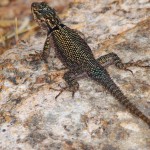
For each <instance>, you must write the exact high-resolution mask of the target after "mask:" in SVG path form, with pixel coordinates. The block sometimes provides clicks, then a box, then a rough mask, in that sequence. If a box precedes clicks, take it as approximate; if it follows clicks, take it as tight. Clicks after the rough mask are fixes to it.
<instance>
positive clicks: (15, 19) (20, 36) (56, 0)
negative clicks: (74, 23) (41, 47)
mask: <svg viewBox="0 0 150 150" xmlns="http://www.w3.org/2000/svg"><path fill="white" fill-rule="evenodd" d="M38 1H39V2H41V1H40V0H36V2H38ZM32 2H35V0H0V54H2V53H4V51H6V50H7V49H9V48H11V47H12V46H14V45H16V44H17V42H18V41H20V40H22V41H23V40H25V41H26V40H27V39H28V38H29V37H30V35H31V34H33V32H34V31H35V30H37V29H38V28H39V27H37V24H36V23H35V22H34V21H33V18H32V15H31V3H32ZM45 2H47V3H49V4H50V5H51V6H52V7H54V8H55V9H56V10H57V11H58V12H59V13H61V12H62V11H64V9H67V8H68V7H69V6H70V5H71V3H72V2H75V1H74V0H45Z"/></svg>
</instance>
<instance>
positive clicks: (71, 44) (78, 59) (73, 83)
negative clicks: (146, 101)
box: [31, 2, 150, 126]
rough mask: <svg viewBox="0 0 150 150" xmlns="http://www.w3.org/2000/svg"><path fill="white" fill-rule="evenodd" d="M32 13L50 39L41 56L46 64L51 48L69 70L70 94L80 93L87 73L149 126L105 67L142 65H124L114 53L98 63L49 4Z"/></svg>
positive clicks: (36, 6) (35, 6)
mask: <svg viewBox="0 0 150 150" xmlns="http://www.w3.org/2000/svg"><path fill="white" fill-rule="evenodd" d="M31 11H32V14H33V16H34V19H35V20H36V21H37V22H38V24H39V26H40V27H41V28H43V29H44V30H47V39H46V41H45V44H44V48H43V52H42V53H41V54H40V55H41V57H42V59H43V60H44V61H45V63H47V58H48V56H49V53H50V47H51V46H53V47H54V49H55V52H56V54H57V56H58V58H59V59H60V60H61V61H62V63H63V64H64V65H65V66H66V68H67V69H68V71H67V72H66V73H65V74H64V76H63V79H64V80H65V81H66V82H67V84H68V88H69V89H70V91H72V92H73V93H74V92H75V91H77V90H78V88H79V84H78V82H77V77H78V76H79V75H81V74H82V73H86V74H87V75H88V76H89V77H90V78H91V79H93V80H95V81H97V82H98V83H99V84H101V85H102V86H103V87H105V88H106V89H107V90H108V91H109V92H110V93H111V94H112V95H113V96H114V97H115V98H116V99H117V100H118V101H119V102H120V103H121V104H122V105H123V106H125V107H126V108H127V109H128V110H129V111H130V112H131V113H132V114H133V115H135V116H137V117H139V118H141V119H142V120H143V121H144V122H146V123H147V124H148V125H149V126H150V119H149V118H148V117H147V116H145V115H144V114H143V113H142V112H141V111H140V110H139V109H138V108H137V107H136V106H135V105H134V104H133V103H131V102H130V101H129V100H128V99H127V97H126V96H124V94H123V93H122V91H121V90H120V89H119V87H118V86H117V85H116V84H115V83H114V81H113V80H112V79H111V77H110V75H109V74H108V72H107V71H106V69H105V66H106V65H110V64H115V66H116V67H117V68H119V69H124V70H128V69H127V68H128V67H130V66H139V67H142V66H141V65H140V64H141V63H140V61H137V62H134V63H130V62H129V63H122V61H121V59H120V58H119V57H118V56H117V55H116V54H115V53H110V54H107V55H104V56H101V57H99V58H98V59H97V60H96V59H95V58H94V55H93V53H92V51H91V49H90V47H89V46H88V45H87V43H86V42H85V40H84V39H83V38H81V36H80V35H79V34H78V33H77V32H76V31H75V30H73V29H70V28H69V27H67V26H66V25H64V24H62V22H61V20H60V18H59V17H58V16H57V14H56V12H55V10H54V9H53V8H51V7H49V6H48V5H47V3H45V2H41V3H38V2H34V3H32V6H31ZM33 56H34V55H33Z"/></svg>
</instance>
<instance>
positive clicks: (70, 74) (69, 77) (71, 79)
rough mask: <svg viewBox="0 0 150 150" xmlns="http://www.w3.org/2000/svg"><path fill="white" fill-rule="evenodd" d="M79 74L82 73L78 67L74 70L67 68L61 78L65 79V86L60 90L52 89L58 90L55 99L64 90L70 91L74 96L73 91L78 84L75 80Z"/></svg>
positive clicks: (77, 87)
mask: <svg viewBox="0 0 150 150" xmlns="http://www.w3.org/2000/svg"><path fill="white" fill-rule="evenodd" d="M79 74H82V71H81V70H80V69H79V70H78V71H76V72H74V71H71V70H69V71H67V72H66V73H65V74H64V76H63V79H64V80H65V81H66V83H67V85H66V87H63V88H61V90H56V89H53V90H56V91H59V93H58V95H57V96H56V97H55V99H57V98H58V97H59V96H60V95H61V94H62V93H63V92H64V91H66V90H67V91H70V92H72V97H74V94H75V92H76V91H78V89H79V84H78V82H77V80H76V78H77V77H78V75H79Z"/></svg>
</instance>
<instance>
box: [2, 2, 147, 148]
mask: <svg viewBox="0 0 150 150" xmlns="http://www.w3.org/2000/svg"><path fill="white" fill-rule="evenodd" d="M75 2H76V3H74V4H73V5H72V6H71V8H70V9H69V10H68V11H67V12H65V13H64V14H61V17H62V19H63V22H64V23H65V24H67V25H68V26H70V27H71V28H75V29H78V30H80V31H82V32H83V33H84V34H85V37H86V40H87V42H88V44H89V46H90V47H91V49H92V50H93V52H94V53H95V57H99V56H100V55H104V54H106V53H109V52H115V53H117V54H118V55H119V56H120V58H122V60H123V61H124V62H128V61H130V60H134V61H136V60H139V59H142V60H148V59H149V60H150V17H149V15H150V13H149V12H150V11H149V3H148V0H139V1H133V0H126V1H115V0H106V1H101V0H95V1H90V0H82V1H78V0H77V1H75ZM44 40H45V36H40V35H39V34H38V35H35V36H33V37H32V38H31V39H30V42H29V43H20V44H19V45H18V46H16V47H14V48H13V49H10V50H8V51H6V52H5V53H4V54H3V55H1V56H0V68H1V71H0V81H1V82H0V89H1V93H0V149H1V150H10V149H11V150H27V149H28V150H58V149H61V150H149V149H150V130H149V129H148V127H147V125H146V124H145V123H143V122H142V121H141V120H140V119H138V118H135V117H133V116H132V115H131V114H130V113H128V112H127V111H126V110H125V109H124V108H123V106H121V105H120V104H119V103H118V102H117V101H116V100H115V98H113V97H112V96H111V95H110V94H109V93H108V92H107V91H106V90H104V89H103V88H102V87H101V85H98V84H96V83H95V82H93V81H91V80H90V79H87V78H83V79H81V80H79V84H80V89H79V91H78V92H77V93H76V94H75V97H74V98H72V96H71V93H70V92H68V91H66V92H64V93H63V94H61V95H60V96H59V97H58V99H55V96H56V95H57V94H58V91H56V90H53V89H52V88H55V89H60V86H65V83H64V81H63V80H62V76H63V73H64V71H63V70H56V69H55V67H57V68H61V67H63V66H62V64H61V63H60V61H59V60H58V59H57V58H54V56H55V55H54V51H53V50H52V53H51V56H50V57H49V70H47V68H46V66H45V64H44V62H42V61H41V62H40V61H37V62H32V61H31V59H30V57H29V54H33V53H35V51H38V52H40V51H41V50H42V47H43V43H44ZM108 71H109V73H110V74H111V77H112V78H113V79H114V81H115V82H116V83H117V85H118V86H119V87H120V88H121V89H122V91H123V92H124V93H125V95H127V97H129V99H130V100H131V101H132V102H133V103H135V105H136V106H137V107H138V108H139V109H140V110H141V111H142V112H143V113H145V114H146V115H147V116H150V69H144V68H132V71H133V73H134V76H133V75H132V74H131V73H130V72H125V71H122V70H118V69H116V68H115V67H114V66H110V67H109V68H108ZM59 85H60V86H59Z"/></svg>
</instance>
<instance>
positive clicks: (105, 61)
mask: <svg viewBox="0 0 150 150" xmlns="http://www.w3.org/2000/svg"><path fill="white" fill-rule="evenodd" d="M97 61H98V62H99V63H100V64H101V65H102V66H103V67H107V66H109V65H112V64H114V65H115V66H116V67H117V68H119V69H123V70H126V71H130V72H131V73H132V71H131V70H129V69H128V67H145V68H146V67H150V66H147V65H143V64H144V63H145V62H146V61H142V60H138V61H136V62H132V61H131V62H128V63H123V62H122V60H121V59H120V58H119V57H118V55H117V54H115V53H109V54H106V55H103V56H101V57H99V58H98V59H97Z"/></svg>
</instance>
